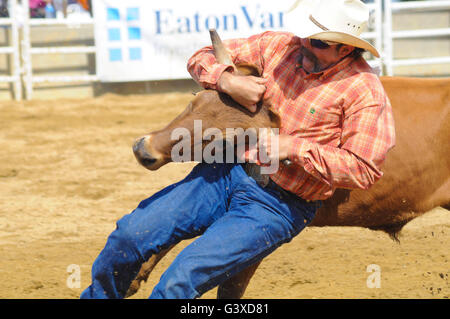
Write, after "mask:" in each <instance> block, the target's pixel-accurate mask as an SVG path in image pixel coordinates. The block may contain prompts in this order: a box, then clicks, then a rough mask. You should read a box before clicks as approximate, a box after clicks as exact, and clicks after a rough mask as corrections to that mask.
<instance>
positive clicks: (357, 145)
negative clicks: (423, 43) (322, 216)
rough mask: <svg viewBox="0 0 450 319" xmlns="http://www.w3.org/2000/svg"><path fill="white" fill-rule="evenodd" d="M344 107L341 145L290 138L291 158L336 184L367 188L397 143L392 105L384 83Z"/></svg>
mask: <svg viewBox="0 0 450 319" xmlns="http://www.w3.org/2000/svg"><path fill="white" fill-rule="evenodd" d="M377 89H378V90H375V91H371V92H366V94H365V95H364V94H363V93H361V95H362V97H361V98H360V100H359V101H357V102H356V103H353V104H352V105H350V106H348V107H347V108H346V109H345V110H344V113H345V114H344V120H343V126H342V134H341V143H340V145H339V147H337V148H336V147H332V146H328V145H321V144H317V143H313V142H310V141H307V140H305V139H299V138H293V139H292V140H291V143H290V146H289V150H288V155H287V156H288V158H289V159H290V160H291V161H293V162H294V163H297V164H299V165H301V166H303V168H304V169H305V171H306V172H308V173H309V174H311V175H312V176H314V177H316V178H317V179H319V180H321V181H323V182H325V183H326V184H328V185H330V186H332V187H335V188H348V189H354V188H361V189H367V188H369V187H370V186H371V185H373V184H374V183H375V182H376V181H377V180H378V179H380V178H381V176H382V175H383V173H382V172H381V165H382V164H383V162H384V160H385V157H386V154H387V152H388V151H389V150H390V149H391V148H392V147H393V146H394V145H395V128H394V119H393V115H392V109H391V105H390V102H389V100H388V98H387V96H386V95H385V93H384V90H383V88H382V87H381V84H380V85H379V88H377Z"/></svg>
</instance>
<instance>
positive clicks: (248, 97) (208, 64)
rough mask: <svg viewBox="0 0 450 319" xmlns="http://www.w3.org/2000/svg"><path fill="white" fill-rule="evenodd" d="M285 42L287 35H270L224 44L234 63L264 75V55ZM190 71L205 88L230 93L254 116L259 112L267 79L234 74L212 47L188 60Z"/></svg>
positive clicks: (271, 33) (266, 33)
mask: <svg viewBox="0 0 450 319" xmlns="http://www.w3.org/2000/svg"><path fill="white" fill-rule="evenodd" d="M284 38H286V39H287V37H286V35H282V34H274V33H273V32H270V31H269V32H265V33H262V34H257V35H254V36H251V37H250V38H248V39H233V40H225V41H223V44H224V46H225V48H226V49H227V51H228V52H229V53H230V55H231V59H232V61H233V63H235V64H239V63H246V64H250V65H253V66H255V67H256V68H258V69H259V70H261V71H262V70H264V62H263V61H264V59H265V56H264V55H265V54H269V56H270V53H269V51H270V50H267V48H268V47H269V46H271V45H273V44H274V43H278V42H280V39H284ZM187 68H188V71H189V73H190V74H191V76H192V78H193V79H194V80H195V81H196V82H197V83H198V84H200V85H201V86H202V87H204V88H209V89H215V90H218V91H220V92H224V93H227V94H228V95H230V96H231V97H232V98H233V99H234V100H235V101H236V102H238V103H239V104H241V105H243V106H245V107H247V108H248V109H249V110H250V111H252V112H254V111H256V103H257V102H259V101H260V100H261V98H262V96H263V94H264V92H265V90H266V87H265V83H266V80H265V79H264V78H258V77H255V76H241V75H239V74H234V72H233V68H232V67H231V66H230V65H225V64H220V63H217V61H216V58H215V56H214V52H213V49H212V47H211V46H208V47H205V48H203V49H201V50H199V51H197V52H196V53H195V54H194V55H193V56H192V57H191V58H190V59H189V61H188V66H187Z"/></svg>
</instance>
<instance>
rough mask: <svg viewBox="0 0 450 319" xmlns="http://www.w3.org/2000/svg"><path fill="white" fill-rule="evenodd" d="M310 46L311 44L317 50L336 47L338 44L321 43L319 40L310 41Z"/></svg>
mask: <svg viewBox="0 0 450 319" xmlns="http://www.w3.org/2000/svg"><path fill="white" fill-rule="evenodd" d="M309 44H311V46H312V47H313V48H316V49H328V48H329V47H330V46H332V45H336V44H337V43H334V42H328V41H321V40H317V39H309Z"/></svg>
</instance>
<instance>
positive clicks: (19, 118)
mask: <svg viewBox="0 0 450 319" xmlns="http://www.w3.org/2000/svg"><path fill="white" fill-rule="evenodd" d="M191 98H192V96H191V95H190V94H165V95H155V96H115V95H106V96H103V97H101V98H96V99H88V100H55V101H32V102H20V103H19V102H8V101H3V102H0V298H45V299H46V298H58V299H59V298H78V297H79V295H80V293H81V292H82V290H83V289H84V288H86V287H87V286H88V285H89V284H90V269H91V266H92V263H93V261H94V259H95V258H96V256H97V255H98V253H99V252H100V250H101V249H102V248H103V246H104V244H105V242H106V238H107V236H108V235H109V234H110V233H111V232H112V231H113V230H114V228H115V222H116V221H117V220H118V219H119V218H120V217H121V216H123V215H124V214H127V213H129V212H131V211H132V210H133V209H134V208H135V207H136V206H137V204H138V203H139V202H140V201H141V200H142V199H145V198H147V197H148V196H150V195H151V194H153V193H154V192H156V191H158V190H160V189H161V188H163V187H165V186H167V185H169V184H171V183H173V182H175V181H178V180H180V179H181V178H182V177H184V176H185V175H186V174H187V173H188V172H189V171H190V169H191V168H192V166H193V164H191V163H189V164H169V165H167V166H165V167H163V168H161V169H160V170H159V171H157V172H150V171H147V170H145V169H144V168H142V167H141V166H139V165H138V164H137V162H136V160H135V158H134V155H133V154H132V150H131V145H132V143H133V141H134V139H135V138H136V137H138V136H141V135H143V134H145V133H147V132H150V131H152V130H154V129H157V128H160V127H162V126H163V125H164V124H165V123H167V122H168V121H169V120H170V119H172V118H173V117H174V116H175V115H176V114H178V113H179V112H180V111H181V110H182V109H184V107H185V105H187V101H189V100H190V99H191ZM400 240H401V243H400V244H398V243H396V242H393V241H392V240H391V239H390V238H389V237H388V236H387V235H386V234H384V233H382V232H376V231H370V230H367V229H362V228H350V227H348V228H344V227H325V228H307V229H306V230H305V231H304V232H302V233H301V234H300V235H299V236H298V237H297V238H295V239H294V240H293V241H292V242H290V243H289V244H285V245H284V246H282V247H280V248H279V249H278V250H277V251H275V252H274V253H273V254H272V255H270V256H269V257H267V258H266V259H265V260H264V261H263V263H262V264H261V266H260V267H259V269H258V270H257V272H256V274H255V276H254V277H253V279H252V281H251V282H250V285H249V287H248V289H247V291H246V293H245V295H244V298H449V296H450V278H449V277H450V261H449V260H450V253H449V252H450V249H449V247H450V214H449V212H448V211H447V210H444V209H442V208H436V209H434V210H432V211H431V212H429V213H427V214H425V215H424V216H422V217H420V218H417V219H416V220H414V221H412V222H411V223H409V224H408V225H407V226H406V227H405V228H404V230H403V232H402V234H401V237H400ZM188 243H189V241H186V242H182V243H181V244H179V246H178V247H176V248H175V249H174V250H173V251H172V252H171V253H170V254H169V255H168V256H166V257H165V258H164V259H163V260H162V261H161V263H160V264H159V265H158V266H157V267H156V269H155V271H154V273H153V274H152V275H151V277H150V279H149V281H148V282H147V283H146V284H145V285H144V286H143V287H142V289H141V290H140V291H139V292H138V293H137V294H136V295H135V296H133V297H132V298H147V297H148V296H149V295H150V293H151V290H152V287H153V286H154V285H155V283H156V282H157V281H158V279H159V277H160V276H161V274H162V272H163V271H164V269H165V268H166V267H167V266H168V265H169V264H170V262H171V261H172V260H173V258H174V256H176V254H177V253H178V252H179V251H180V250H181V249H182V248H183V247H185V246H186V245H187V244H188ZM372 264H375V265H378V266H379V270H380V272H379V273H378V274H379V275H380V277H379V278H380V288H369V287H368V285H367V279H368V277H369V276H370V275H371V274H372V273H371V272H368V271H367V270H368V266H369V265H372ZM71 265H75V266H71ZM71 267H75V268H71ZM77 267H79V268H77ZM369 268H370V267H369ZM74 269H79V270H80V272H79V275H80V278H81V283H80V287H79V288H78V287H77V286H76V285H75V286H74V285H73V282H72V281H70V279H71V278H73V276H71V275H73V274H74V273H72V271H73V270H74ZM68 282H69V285H68ZM70 283H72V285H71V284H70ZM215 293H216V290H215V289H214V290H212V291H209V292H207V293H206V294H205V295H204V296H203V298H214V297H215Z"/></svg>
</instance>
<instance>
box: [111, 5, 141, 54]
mask: <svg viewBox="0 0 450 319" xmlns="http://www.w3.org/2000/svg"><path fill="white" fill-rule="evenodd" d="M106 17H107V18H106V20H107V28H106V32H107V33H108V35H107V39H108V56H109V61H110V62H124V61H141V60H142V29H141V26H140V22H141V17H140V9H139V8H126V10H123V9H122V11H121V9H119V8H112V7H107V8H106ZM124 20H125V21H126V23H122V21H124Z"/></svg>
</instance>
